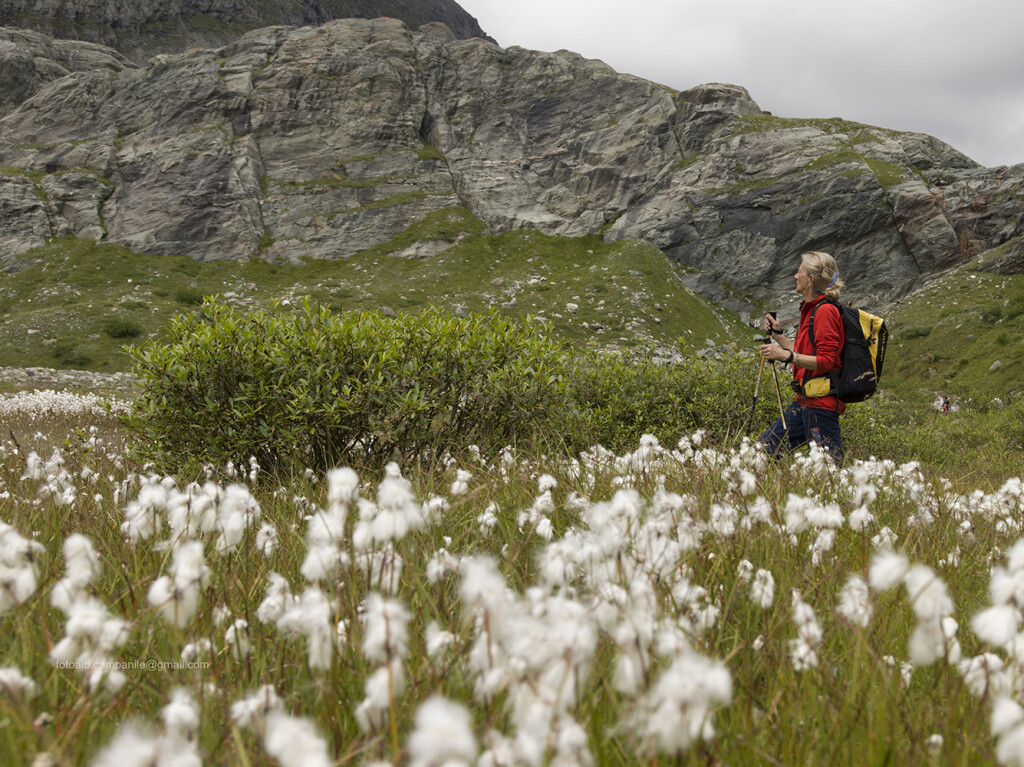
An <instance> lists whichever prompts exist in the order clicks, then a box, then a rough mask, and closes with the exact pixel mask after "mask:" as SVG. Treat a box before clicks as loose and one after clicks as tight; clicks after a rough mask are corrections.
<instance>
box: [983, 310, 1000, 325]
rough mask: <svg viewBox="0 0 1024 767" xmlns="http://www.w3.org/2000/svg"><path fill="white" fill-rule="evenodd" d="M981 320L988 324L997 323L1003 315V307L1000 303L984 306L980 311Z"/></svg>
mask: <svg viewBox="0 0 1024 767" xmlns="http://www.w3.org/2000/svg"><path fill="white" fill-rule="evenodd" d="M979 315H980V317H981V321H982V322H984V323H985V324H986V325H995V324H996V323H997V322H999V320H1000V318H1002V316H1003V309H1002V307H1001V306H998V305H989V306H983V307H982V308H981V310H980V311H979Z"/></svg>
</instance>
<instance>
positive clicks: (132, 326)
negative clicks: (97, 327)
mask: <svg viewBox="0 0 1024 767" xmlns="http://www.w3.org/2000/svg"><path fill="white" fill-rule="evenodd" d="M103 332H104V333H105V334H106V335H108V336H110V337H111V338H116V339H128V338H138V337H139V336H141V335H142V328H141V327H139V324H138V323H137V322H135V321H134V320H129V319H125V318H124V317H111V318H110V319H109V320H107V321H106V322H105V323H103Z"/></svg>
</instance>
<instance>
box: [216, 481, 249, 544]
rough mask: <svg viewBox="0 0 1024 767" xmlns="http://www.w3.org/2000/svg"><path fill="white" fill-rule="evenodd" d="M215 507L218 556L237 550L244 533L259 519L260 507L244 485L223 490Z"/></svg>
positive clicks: (231, 486) (235, 485)
mask: <svg viewBox="0 0 1024 767" xmlns="http://www.w3.org/2000/svg"><path fill="white" fill-rule="evenodd" d="M218 500H219V503H218V505H217V532H218V536H217V540H216V543H215V549H216V551H217V553H218V554H227V553H230V552H232V551H234V550H235V549H237V548H238V546H239V544H241V542H242V539H243V538H244V536H245V531H246V530H247V529H248V528H249V527H252V526H253V525H255V523H256V522H257V521H258V520H259V517H260V505H259V503H257V501H256V499H255V498H253V496H252V493H251V492H250V491H249V488H248V487H246V486H245V485H239V484H233V485H228V486H227V487H226V488H224V490H223V492H222V493H221V494H220V497H219V499H218Z"/></svg>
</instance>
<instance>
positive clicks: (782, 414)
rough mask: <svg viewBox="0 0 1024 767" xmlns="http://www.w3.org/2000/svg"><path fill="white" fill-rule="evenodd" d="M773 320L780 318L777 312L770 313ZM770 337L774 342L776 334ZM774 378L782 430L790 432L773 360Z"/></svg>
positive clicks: (776, 369) (769, 335)
mask: <svg viewBox="0 0 1024 767" xmlns="http://www.w3.org/2000/svg"><path fill="white" fill-rule="evenodd" d="M768 314H769V315H770V316H771V318H772V319H773V320H777V319H778V318H779V316H778V315H777V314H776V313H775V312H768ZM768 337H769V338H771V339H772V340H774V338H775V337H774V334H772V333H769V334H768ZM772 376H773V377H774V378H775V396H776V398H778V400H779V417H780V418H781V419H782V428H783V429H784V430H785V431H789V426H787V425H786V410H785V408H783V407H782V389H781V388H779V370H778V368H776V367H775V360H772Z"/></svg>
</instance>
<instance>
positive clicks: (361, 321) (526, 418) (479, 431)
mask: <svg viewBox="0 0 1024 767" xmlns="http://www.w3.org/2000/svg"><path fill="white" fill-rule="evenodd" d="M165 337H166V339H167V340H166V341H162V342H159V343H150V344H148V345H146V346H144V347H142V348H136V349H131V350H130V352H129V353H130V355H131V358H132V361H133V367H134V372H135V374H136V375H137V376H139V378H140V379H141V383H142V394H141V396H140V397H139V399H138V400H137V403H136V412H135V414H133V415H132V416H130V417H129V418H128V421H127V425H128V427H129V428H130V429H131V430H132V431H133V432H135V435H136V437H137V438H138V440H137V443H138V445H139V452H140V453H141V454H142V457H145V458H149V459H154V460H157V461H159V462H161V463H165V464H171V465H174V464H180V463H192V464H195V463H201V462H213V463H215V464H223V463H225V462H226V461H228V460H232V461H234V462H236V463H238V462H244V461H247V460H248V458H249V457H250V456H255V457H256V458H257V460H259V462H260V464H261V466H263V467H264V468H268V469H275V468H282V467H288V466H293V465H294V464H293V462H298V465H299V466H311V467H317V468H325V467H329V466H333V465H338V464H340V463H343V462H347V463H352V462H354V461H358V462H363V461H369V462H371V463H380V462H382V461H386V460H389V459H391V458H394V457H398V456H401V457H402V458H405V459H412V458H414V457H417V458H422V457H428V458H429V457H431V456H434V457H436V456H439V455H440V454H441V453H443V452H444V451H445V450H457V449H459V448H463V447H466V446H468V445H470V444H477V445H479V446H480V447H481V448H482V449H483V450H485V451H487V452H490V453H494V452H497V451H498V450H500V449H501V448H502V447H504V446H505V445H507V444H514V443H517V442H521V441H524V440H530V439H531V438H532V437H533V434H534V430H535V429H537V430H539V431H540V432H542V433H556V431H557V429H560V428H565V425H566V424H568V423H570V422H571V421H572V418H573V416H572V411H571V407H570V405H571V402H570V399H569V396H568V393H567V389H566V384H565V382H564V380H563V371H564V366H563V360H562V355H563V352H562V349H561V347H560V346H559V345H558V343H557V342H555V341H554V340H552V339H550V338H549V337H548V336H547V335H546V333H545V331H544V330H543V329H542V328H541V327H540V326H539V325H537V324H530V323H522V322H518V321H513V320H505V319H501V318H499V317H497V316H496V315H494V314H491V315H490V316H481V315H471V316H469V317H464V318H463V317H452V316H449V315H448V314H446V313H444V312H443V311H441V310H438V309H430V310H427V311H424V312H422V313H419V314H408V315H400V316H398V317H394V318H388V317H384V316H382V315H381V314H379V313H377V312H349V313H344V314H340V315H339V314H332V313H331V311H330V310H329V309H328V308H326V307H320V308H311V307H310V306H309V304H308V303H307V304H306V305H305V306H304V307H303V309H302V310H301V311H298V312H295V313H291V314H282V313H270V312H264V311H256V312H251V313H240V312H238V311H237V310H235V309H233V308H232V307H229V306H227V305H226V304H222V303H218V302H215V301H207V302H206V303H205V304H204V305H203V308H202V310H201V311H199V312H196V313H195V314H191V315H180V316H178V317H176V318H174V319H173V320H172V322H171V323H170V325H169V327H168V329H167V332H166V336H165ZM555 423H557V424H559V426H558V427H557V428H556V427H555V426H554V425H553V424H555Z"/></svg>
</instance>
